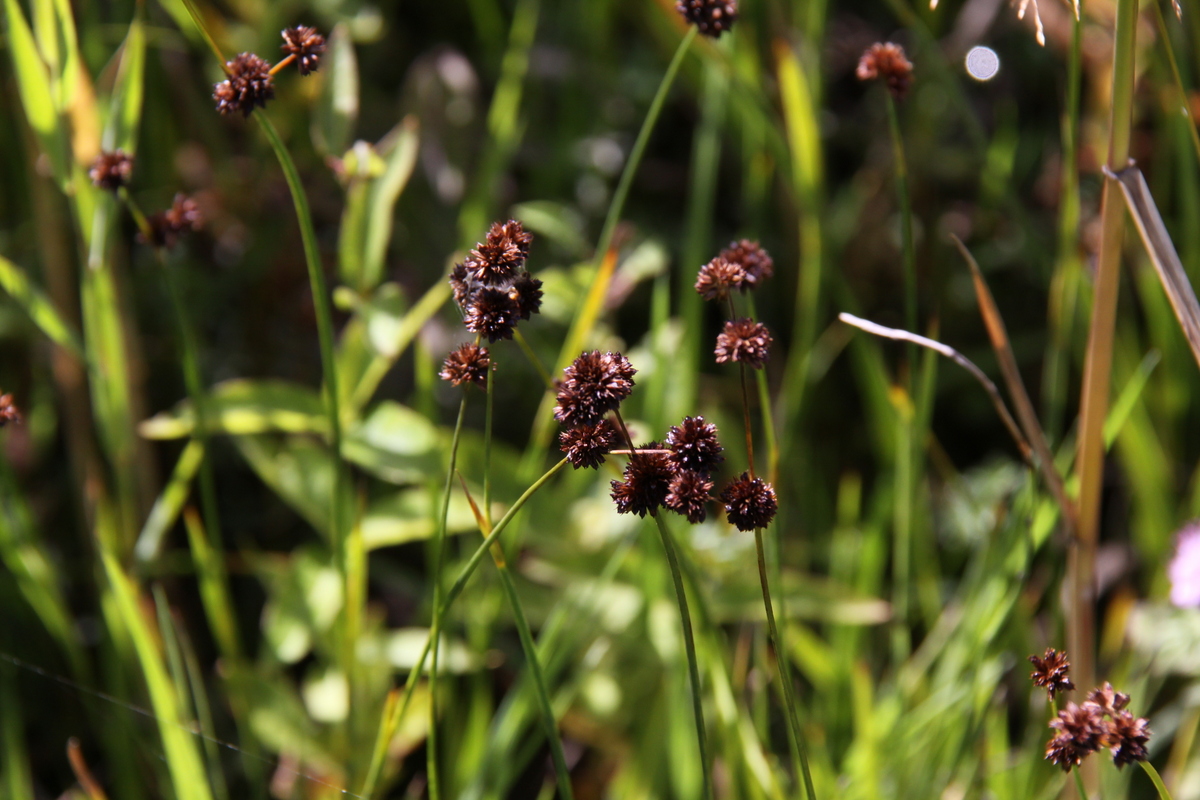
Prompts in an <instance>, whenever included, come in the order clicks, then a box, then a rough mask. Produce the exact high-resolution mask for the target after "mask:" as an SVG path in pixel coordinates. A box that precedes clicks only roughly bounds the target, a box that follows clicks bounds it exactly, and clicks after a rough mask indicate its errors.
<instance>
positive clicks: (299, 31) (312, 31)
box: [279, 25, 325, 75]
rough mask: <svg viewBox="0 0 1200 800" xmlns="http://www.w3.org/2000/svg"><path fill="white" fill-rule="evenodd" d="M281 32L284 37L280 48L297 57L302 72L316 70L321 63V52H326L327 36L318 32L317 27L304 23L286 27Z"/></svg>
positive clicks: (302, 73) (304, 73)
mask: <svg viewBox="0 0 1200 800" xmlns="http://www.w3.org/2000/svg"><path fill="white" fill-rule="evenodd" d="M279 33H280V35H281V36H282V37H283V45H282V46H281V48H280V49H282V50H283V52H285V53H287V54H288V55H290V56H295V57H296V63H297V65H298V66H299V69H300V74H301V75H307V74H309V73H310V72H316V71H317V67H319V66H320V65H321V54H322V53H324V52H325V37H324V36H322V35H321V34H319V33H317V29H316V28H306V27H304V26H303V25H298V26H296V27H295V28H285V29H284V30H282V31H280V32H279Z"/></svg>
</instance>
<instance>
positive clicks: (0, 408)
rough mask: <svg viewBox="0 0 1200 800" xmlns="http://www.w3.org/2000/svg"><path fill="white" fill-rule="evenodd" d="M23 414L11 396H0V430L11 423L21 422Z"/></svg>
mask: <svg viewBox="0 0 1200 800" xmlns="http://www.w3.org/2000/svg"><path fill="white" fill-rule="evenodd" d="M20 421H21V412H20V411H19V410H18V409H17V404H16V403H14V402H13V396H12V395H11V394H0V428H3V427H4V426H5V425H7V424H8V423H10V422H20Z"/></svg>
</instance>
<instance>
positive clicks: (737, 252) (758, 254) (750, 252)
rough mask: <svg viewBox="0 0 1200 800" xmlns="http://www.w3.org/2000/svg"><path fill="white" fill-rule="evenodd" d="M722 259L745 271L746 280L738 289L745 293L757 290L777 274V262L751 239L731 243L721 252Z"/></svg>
mask: <svg viewBox="0 0 1200 800" xmlns="http://www.w3.org/2000/svg"><path fill="white" fill-rule="evenodd" d="M720 258H724V259H725V260H726V261H728V262H729V263H731V264H737V265H738V266H740V267H741V268H742V269H743V270H744V271H745V273H746V278H745V280H744V281H743V282H742V285H741V286H739V287H738V288H740V289H741V290H742V291H743V292H744V291H746V290H748V289H754V288H757V287H758V285H759V284H760V283H762V282H763V281H765V280H766V279H767V278H770V277H771V276H772V275H774V274H775V262H774V261H773V260H772V259H771V255H770V253H768V252H767V251H766V250H764V249H762V246H761V245H759V243H758V242H753V241H750V240H749V239H742V240H741V241H738V242H731V243H730V245H729V247H726V248H725V249H724V250H722V251H721V255H720Z"/></svg>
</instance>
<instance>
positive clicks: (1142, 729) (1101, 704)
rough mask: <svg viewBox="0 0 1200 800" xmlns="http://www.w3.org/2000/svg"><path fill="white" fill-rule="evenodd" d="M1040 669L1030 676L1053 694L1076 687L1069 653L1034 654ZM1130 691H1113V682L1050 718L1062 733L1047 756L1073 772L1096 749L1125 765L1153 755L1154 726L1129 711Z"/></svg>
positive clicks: (1052, 739)
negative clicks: (1150, 751)
mask: <svg viewBox="0 0 1200 800" xmlns="http://www.w3.org/2000/svg"><path fill="white" fill-rule="evenodd" d="M1029 660H1030V661H1031V662H1032V663H1033V666H1034V671H1033V674H1032V675H1031V676H1030V677H1031V678H1032V679H1033V683H1034V685H1035V686H1040V687H1042V688H1044V689H1046V691H1047V692H1048V693H1049V695H1050V697H1051V699H1053V697H1054V693H1055V692H1056V691H1068V690H1071V689H1074V688H1075V685H1074V684H1073V683H1072V682H1071V679H1070V677H1069V675H1068V672H1069V671H1070V668H1071V662H1070V661H1069V660H1068V659H1067V655H1066V653H1060V652H1058V651H1057V650H1053V649H1048V650H1046V653H1045V655H1044V656H1042V657H1041V658H1038V657H1037V656H1030V657H1029ZM1128 705H1129V695H1127V694H1124V693H1122V692H1118V691H1117V690H1115V689H1113V687H1112V684H1111V683H1108V682H1107V681H1105V682H1104V684H1103V685H1102V686H1098V687H1096V688H1095V689H1092V690H1091V691H1090V692H1088V695H1087V699H1086V700H1085V701H1084V702H1083V704H1082V705H1076V704H1075V703H1067V705H1066V708H1064V709H1062V710H1061V711H1059V712H1058V714H1057V716H1055V718H1054V719H1052V720H1050V727H1051V728H1053V729H1054V730H1055V731H1057V733H1055V734H1054V736H1053V737H1052V738H1051V739H1050V741H1049V742H1048V743H1047V744H1046V760H1047V761H1049V762H1050V763H1052V764H1055V765H1057V766H1059V767H1062V769H1063V771H1064V772H1069V771H1070V769H1071V767H1078V766H1079V765H1080V764H1082V763H1083V760H1084V759H1085V758H1087V757H1088V756H1089V755H1091V754H1092V753H1095V752H1097V751H1099V750H1101V749H1104V748H1107V749H1108V750H1109V752H1110V753H1111V754H1112V759H1113V763H1114V764H1116V765H1117V768H1118V769H1120V768H1121V767H1124V766H1125V765H1126V764H1132V763H1133V762H1135V761H1145V760H1146V758H1147V757H1148V753H1147V752H1146V743H1147V742H1149V741H1150V729H1149V728H1148V727H1147V724H1148V723H1147V721H1146V720H1145V719H1144V718H1142V717H1135V716H1133V714H1132V713H1130V712H1129V711H1126V710H1125V707H1126V706H1128Z"/></svg>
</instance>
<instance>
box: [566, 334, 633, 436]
mask: <svg viewBox="0 0 1200 800" xmlns="http://www.w3.org/2000/svg"><path fill="white" fill-rule="evenodd" d="M635 373H637V370H636V369H634V368H633V365H632V364H630V363H629V359H627V358H626V357H625V356H623V355H621V354H620V353H601V352H600V351H599V350H593V351H592V352H590V353H583V354H581V355H580V356H579V357H578V358H576V359H575V360H574V361H573V362H572V363H571V366H569V367H567V368H566V369H564V370H563V375H564V377H563V380H562V381H561V382H560V383H559V385H558V397H557V400H558V405H556V406H555V407H554V418H555V419H556V420H558V421H559V422H561V423H563V424H564V425H566V426H567V427H569V428H574V427H578V426H579V425H592V424H594V423H596V422H598V421H599V420H600V418H601V417H603V416H604V415H605V414H607V413H608V412H609V411H616V410H617V408H618V407H619V406H620V405H621V401H622V400H624V399H625V398H626V397H628V396H629V394H630V393H631V392H632V391H633V376H634V374H635Z"/></svg>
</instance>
